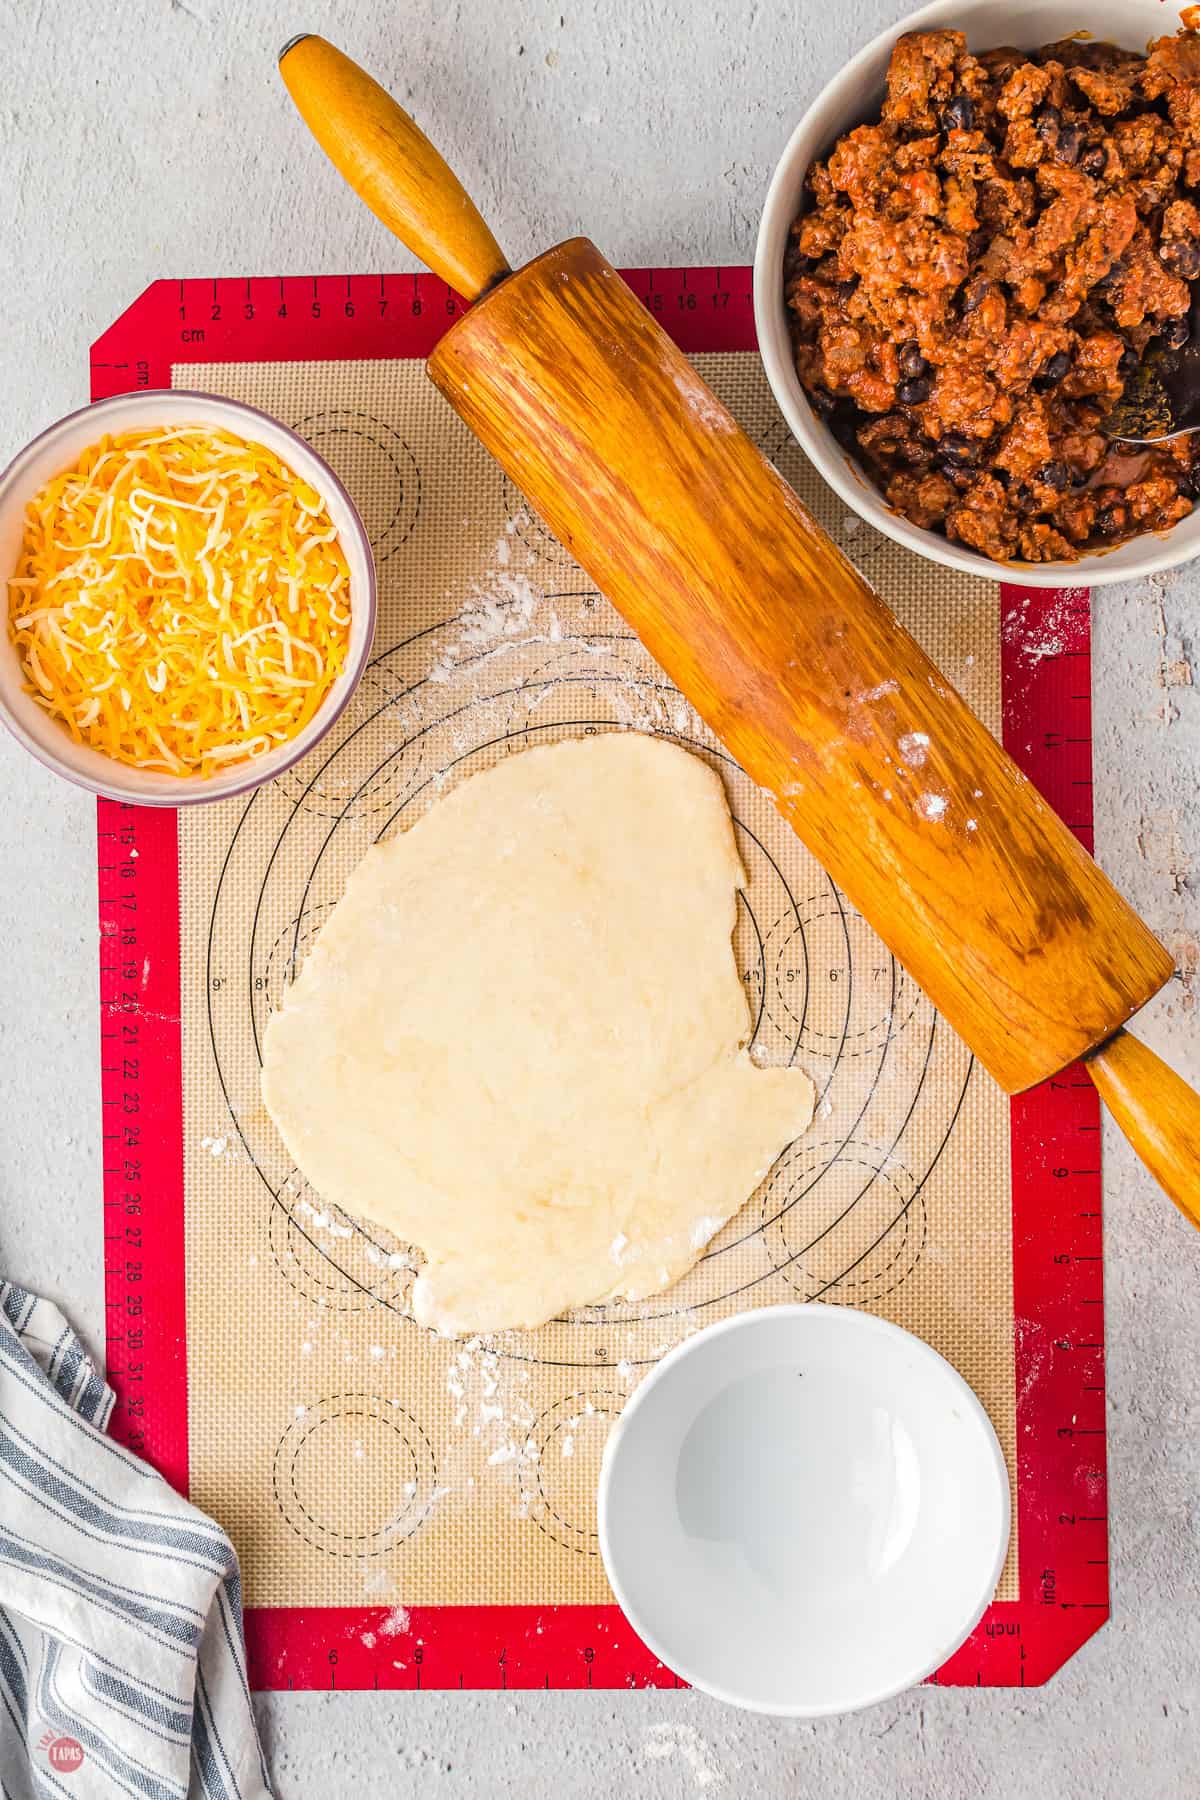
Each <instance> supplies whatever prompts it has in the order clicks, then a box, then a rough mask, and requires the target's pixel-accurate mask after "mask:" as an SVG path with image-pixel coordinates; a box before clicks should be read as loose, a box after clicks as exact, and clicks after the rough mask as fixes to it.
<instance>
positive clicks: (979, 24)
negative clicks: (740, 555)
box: [754, 0, 1200, 587]
mask: <svg viewBox="0 0 1200 1800" xmlns="http://www.w3.org/2000/svg"><path fill="white" fill-rule="evenodd" d="M1178 23H1179V17H1178V11H1177V10H1175V9H1172V7H1171V6H1169V5H1164V4H1163V3H1162V0H1037V4H1036V5H1032V6H1030V5H1025V6H1020V5H1015V4H1013V3H1012V0H935V4H933V5H932V6H925V7H922V8H921V10H920V11H919V12H915V13H910V14H908V16H907V17H904V18H900V19H897V21H896V23H895V24H894V25H889V27H888V29H887V30H886V31H885V32H882V33H881V34H880V36H879V37H877V38H874V39H872V41H871V42H870V43H869V44H868V45H867V47H866V49H865V50H860V51H859V52H858V54H857V55H856V56H854V57H852V58H851V59H850V61H849V62H848V63H847V64H846V66H845V68H844V69H842V71H841V72H840V74H838V75H835V76H834V78H833V80H832V81H831V82H830V83H829V85H828V87H826V88H825V90H824V91H823V92H822V93H821V94H820V95H819V96H818V98H817V99H816V100H814V101H813V103H812V105H811V106H810V107H809V109H808V111H807V112H806V113H805V115H804V117H803V118H802V119H801V121H800V123H799V125H798V126H797V127H796V129H795V131H794V132H793V133H792V136H791V138H790V139H789V140H788V145H787V148H786V150H785V151H784V153H783V156H782V157H781V159H780V162H779V166H778V168H777V169H776V170H775V173H774V175H773V176H772V178H771V185H770V187H769V188H768V190H767V199H766V205H765V207H764V209H763V216H762V224H761V225H760V227H759V233H758V244H757V247H756V249H755V253H754V317H755V322H756V325H757V329H758V347H759V350H760V352H761V354H762V359H763V365H764V367H765V369H766V372H767V379H768V380H769V382H770V383H771V387H772V389H773V391H774V394H775V398H776V400H777V401H778V402H779V406H780V409H781V411H782V412H783V415H784V417H785V418H786V420H787V422H788V424H789V426H790V427H791V429H792V431H793V432H794V434H795V436H796V438H797V440H798V441H799V443H800V445H801V447H802V449H803V450H804V451H805V453H806V454H807V455H808V457H809V458H810V459H811V461H812V462H813V463H814V464H815V466H816V468H817V470H818V471H819V473H820V474H821V475H822V476H823V477H824V479H825V480H826V481H827V482H828V483H829V485H830V487H832V488H833V489H834V490H835V492H837V493H838V494H839V495H840V496H841V498H842V499H843V500H844V501H845V502H846V505H847V506H849V507H850V508H852V510H853V511H854V512H856V513H858V514H859V515H860V516H861V517H862V518H864V519H866V521H867V522H868V524H870V525H874V527H875V528H876V530H877V531H882V532H883V533H884V534H885V535H886V536H887V537H890V538H894V539H895V540H896V542H897V543H898V544H904V545H905V546H906V547H907V548H908V549H910V550H916V551H918V552H919V554H920V555H922V556H927V557H929V558H930V560H931V561H933V562H938V563H944V564H946V565H947V566H948V567H950V568H953V569H964V570H966V571H967V573H969V574H972V575H984V576H987V577H988V578H989V579H990V580H992V581H995V580H997V579H1004V578H1005V576H1006V575H1007V577H1008V579H1010V580H1013V581H1019V582H1020V583H1022V584H1023V585H1024V586H1026V587H1062V586H1063V585H1064V584H1069V585H1071V586H1076V585H1078V586H1081V587H1083V586H1087V587H1100V586H1103V585H1105V584H1106V583H1110V582H1115V581H1132V580H1134V579H1135V578H1136V577H1138V576H1141V575H1151V574H1154V573H1155V572H1156V571H1157V570H1160V569H1171V568H1175V567H1176V566H1177V565H1178V564H1179V563H1185V562H1189V561H1190V560H1191V558H1192V557H1194V556H1197V555H1200V507H1198V508H1197V509H1196V510H1195V511H1193V512H1192V513H1191V514H1190V515H1189V517H1187V518H1186V519H1182V520H1181V521H1180V522H1179V524H1178V525H1176V526H1175V527H1174V528H1173V530H1171V531H1169V532H1164V533H1162V534H1157V533H1152V534H1148V535H1146V536H1143V537H1139V538H1134V539H1132V540H1131V541H1130V542H1129V543H1127V544H1121V545H1120V546H1119V547H1118V548H1117V549H1115V550H1109V551H1106V552H1104V553H1103V554H1101V555H1096V556H1084V557H1081V558H1080V559H1079V561H1078V562H1070V563H1067V562H1058V563H1024V562H1022V563H996V562H993V561H992V560H991V558H990V557H986V556H979V555H977V554H976V552H974V551H973V550H968V549H967V548H966V546H965V545H963V544H951V543H949V542H948V541H947V540H946V539H945V538H944V537H941V536H940V535H939V534H938V533H936V532H933V531H925V530H922V529H921V527H920V526H918V525H912V524H910V523H909V521H908V520H907V519H904V518H901V516H900V515H899V514H898V513H895V512H893V511H892V510H891V508H890V507H889V506H888V505H887V504H886V502H885V501H884V499H883V497H882V495H881V494H880V493H879V491H878V489H877V488H875V487H874V486H873V485H872V484H871V482H870V481H869V480H868V479H867V477H866V476H865V475H864V474H863V473H862V471H861V470H860V469H859V468H858V466H857V464H856V463H854V462H853V461H852V460H851V459H850V458H849V457H848V456H847V454H846V452H845V451H844V450H843V449H842V447H841V445H840V444H839V443H838V441H837V439H836V438H835V437H834V436H833V434H832V432H831V431H830V430H829V428H828V427H827V426H826V425H825V423H824V422H823V420H821V419H819V418H818V417H817V415H816V414H815V413H814V412H813V410H812V408H811V407H810V405H809V403H808V400H807V398H806V396H805V393H804V389H803V388H802V387H801V385H800V381H799V378H798V376H797V374H796V369H795V364H794V362H793V360H792V348H791V340H790V338H789V336H788V324H787V308H786V306H785V304H784V298H783V256H784V250H785V247H786V245H787V237H788V227H789V226H790V225H791V223H792V220H793V219H794V218H795V217H796V214H797V213H798V212H799V211H800V204H801V197H802V190H803V186H804V178H805V175H806V174H807V172H808V169H809V167H810V165H811V164H812V163H813V162H815V161H816V160H817V159H818V158H820V157H821V156H823V155H824V154H826V152H827V151H829V150H830V149H832V147H833V145H834V143H835V142H836V140H837V139H838V138H839V137H841V135H842V134H843V132H846V131H849V130H850V129H851V128H852V127H853V126H855V125H861V124H863V123H864V122H865V121H866V120H868V119H875V118H878V116H879V105H880V102H881V101H882V99H883V88H884V75H885V72H886V70H887V65H888V58H889V57H890V55H891V52H892V46H893V45H894V43H895V41H896V39H897V38H898V37H899V36H900V35H901V33H902V32H905V31H927V30H933V29H937V28H940V27H953V28H955V29H957V30H959V31H963V32H965V33H966V37H967V44H968V47H969V48H970V49H972V50H988V49H994V48H995V47H996V46H998V45H1001V44H1015V45H1016V46H1017V47H1018V48H1022V49H1034V48H1036V47H1037V46H1039V45H1041V44H1050V43H1053V42H1054V41H1055V39H1056V38H1061V37H1067V36H1069V35H1070V34H1071V33H1073V32H1077V31H1080V30H1082V29H1086V30H1087V31H1088V32H1089V33H1090V34H1091V36H1092V37H1094V38H1099V39H1107V40H1109V41H1110V42H1112V43H1116V44H1120V45H1122V46H1123V47H1124V48H1126V49H1130V50H1145V48H1146V45H1147V43H1148V42H1149V41H1150V39H1151V38H1155V37H1162V36H1164V35H1167V34H1169V33H1171V32H1172V31H1174V30H1175V28H1176V27H1177V25H1178Z"/></svg>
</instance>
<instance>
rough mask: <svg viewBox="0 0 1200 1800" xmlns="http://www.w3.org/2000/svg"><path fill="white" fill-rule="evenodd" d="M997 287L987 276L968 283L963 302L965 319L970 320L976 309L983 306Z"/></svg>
mask: <svg viewBox="0 0 1200 1800" xmlns="http://www.w3.org/2000/svg"><path fill="white" fill-rule="evenodd" d="M995 286H996V284H995V282H994V281H991V280H989V278H988V277H987V276H986V275H977V276H976V277H975V279H974V280H973V281H969V282H968V283H967V285H966V288H965V290H964V292H963V302H962V316H963V318H964V319H969V318H970V316H971V314H972V313H973V312H974V311H975V309H976V307H978V306H982V305H983V302H984V301H985V300H986V299H987V297H988V295H989V294H990V293H992V292H993V290H994V289H995Z"/></svg>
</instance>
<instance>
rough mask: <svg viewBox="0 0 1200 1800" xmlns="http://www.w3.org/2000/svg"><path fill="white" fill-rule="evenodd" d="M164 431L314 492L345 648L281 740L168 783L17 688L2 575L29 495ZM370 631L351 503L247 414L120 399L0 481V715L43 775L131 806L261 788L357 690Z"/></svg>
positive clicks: (234, 408)
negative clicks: (334, 547) (81, 736)
mask: <svg viewBox="0 0 1200 1800" xmlns="http://www.w3.org/2000/svg"><path fill="white" fill-rule="evenodd" d="M171 425H211V426H215V427H217V428H218V429H219V430H222V431H228V432H231V433H232V434H233V435H234V436H235V437H239V438H241V439H243V440H244V441H251V442H253V443H256V444H263V445H265V446H266V448H267V449H268V450H273V451H274V452H275V454H276V456H278V457H279V459H280V461H281V462H282V463H283V465H284V467H285V468H287V469H290V470H291V472H292V473H293V474H294V475H298V476H299V477H300V479H301V480H302V481H306V482H307V483H308V485H309V486H310V487H311V488H314V489H315V490H316V492H317V493H318V494H320V496H321V498H322V500H323V501H324V502H325V505H326V508H327V510H328V512H329V517H330V520H331V522H332V524H333V526H334V528H335V530H336V531H337V535H338V541H339V542H340V544H341V547H342V550H343V552H344V554H345V557H346V563H347V565H348V567H349V570H350V643H349V646H348V649H347V653H346V662H345V666H344V668H343V670H342V673H341V674H340V675H339V676H338V678H337V680H336V681H335V682H334V684H333V686H332V687H331V688H330V690H329V693H328V694H327V695H326V696H325V699H324V701H323V703H322V705H321V706H320V707H319V708H318V709H317V712H316V713H315V715H314V716H313V718H311V719H310V720H309V722H308V724H307V725H306V726H305V728H304V730H303V731H301V732H298V733H297V734H296V736H295V737H294V738H289V740H288V741H287V743H286V744H280V745H279V746H278V748H277V749H275V750H270V751H268V752H267V753H266V755H264V756H259V757H255V758H254V759H253V760H252V761H247V762H242V763H235V764H233V765H232V766H231V767H230V768H228V769H223V770H221V772H220V773H219V774H215V775H206V776H175V775H167V774H163V773H161V772H159V771H158V770H154V769H136V768H133V767H131V766H130V765H129V764H127V763H122V762H117V761H115V760H114V759H113V758H112V757H110V756H105V755H104V754H103V752H102V751H99V750H93V749H92V748H91V746H90V745H88V744H77V743H76V742H75V740H74V739H73V738H72V737H71V735H70V733H69V732H68V731H67V730H66V728H65V726H63V725H62V724H60V722H59V721H58V720H57V719H53V718H51V717H50V715H49V713H47V712H46V711H44V709H43V708H42V707H40V706H39V705H38V704H37V701H36V700H34V698H33V697H32V695H31V694H27V693H26V692H25V688H24V682H23V679H22V675H21V665H20V659H19V658H18V656H17V652H16V648H15V646H14V645H13V642H12V639H11V638H10V636H9V632H8V605H9V591H8V578H9V576H10V575H11V574H12V572H13V570H14V569H15V567H16V564H17V558H18V556H19V555H20V550H21V538H22V534H23V531H24V521H25V508H26V507H27V506H28V504H29V502H30V501H31V500H32V499H33V497H34V495H35V494H36V493H37V492H38V491H39V489H40V488H42V487H43V486H44V485H45V484H46V482H47V481H49V480H50V479H51V478H52V477H53V476H55V475H58V474H61V473H62V471H63V470H64V469H69V468H71V466H72V465H73V464H74V463H75V462H77V461H78V459H79V457H80V456H81V455H82V454H83V452H84V451H85V450H86V449H87V448H88V447H89V445H91V444H95V443H98V442H99V440H100V439H101V438H102V437H105V436H108V435H109V434H113V435H115V434H116V433H118V432H126V431H146V430H151V429H153V428H154V427H155V426H171ZM374 635H375V563H374V559H373V557H372V555H371V545H370V540H369V539H368V537H367V532H366V527H365V526H364V525H363V522H362V520H361V519H360V518H359V515H358V512H357V509H356V508H355V505H354V502H353V501H352V500H351V498H350V496H349V494H348V493H347V492H346V490H345V488H344V487H343V486H342V484H341V482H340V481H339V480H338V478H337V476H336V475H335V474H334V472H333V470H332V469H331V468H330V467H329V464H328V463H327V462H326V461H325V459H324V457H322V456H318V455H317V453H316V451H315V450H313V449H312V448H311V447H310V446H309V445H308V444H306V443H305V441H304V439H303V438H301V437H298V436H297V435H296V433H295V432H294V431H289V430H288V428H287V426H286V425H281V424H280V423H279V421H278V420H277V419H272V418H270V417H268V415H267V414H266V413H263V412H259V411H258V409H257V408H256V407H253V406H244V405H242V404H241V402H240V401H237V400H222V399H220V398H218V397H217V396H216V395H215V394H198V393H190V392H188V391H187V390H185V389H182V388H179V389H176V388H170V389H162V390H156V389H148V390H146V391H145V392H142V393H133V394H118V395H116V396H114V398H113V399H111V400H100V401H97V402H96V404H95V405H94V406H86V407H84V408H83V409H82V410H81V411H80V412H75V413H69V414H68V415H67V417H66V418H65V419H60V420H59V421H58V423H57V424H56V425H51V427H50V428H49V430H48V431H44V432H43V433H42V435H41V436H40V437H37V438H35V439H34V440H33V442H32V443H31V444H28V445H27V446H26V447H25V449H24V450H22V451H21V452H20V454H19V455H18V456H16V457H15V458H14V459H13V461H12V462H11V463H10V464H9V465H8V468H7V469H5V471H4V473H3V474H2V475H0V719H2V720H3V722H4V723H5V724H6V725H7V726H8V728H9V730H10V731H11V732H12V733H13V735H14V736H15V737H16V738H18V739H19V740H20V742H21V743H22V744H24V746H25V748H26V749H27V750H29V751H32V753H33V755H34V756H36V757H37V758H38V760H39V761H40V762H43V763H45V764H46V766H47V768H50V769H53V770H54V771H55V772H56V773H57V774H59V775H65V776H66V778H67V780H68V781H74V782H77V783H78V784H79V786H80V787H85V788H90V789H91V790H92V792H93V793H96V794H107V795H108V796H109V797H110V798H111V799H114V800H129V801H133V802H135V803H136V804H138V805H140V806H183V805H186V804H188V803H189V802H191V801H196V800H225V799H228V798H229V796H230V795H231V794H240V793H245V792H246V791H247V790H248V789H250V788H253V787H258V786H259V784H260V783H261V782H264V781H269V780H270V779H271V777H272V776H274V775H279V774H281V773H282V771H283V770H284V769H288V768H290V767H291V765H292V764H293V763H294V762H298V761H299V759H300V758H301V757H302V756H305V755H306V754H307V753H308V751H309V750H311V749H312V747H313V745H314V744H316V743H317V742H319V740H320V739H321V738H323V737H324V735H325V733H326V732H327V731H328V730H329V728H330V726H331V725H332V724H333V723H334V721H335V720H336V719H337V717H338V715H339V714H340V713H341V712H342V710H343V708H344V707H345V705H346V703H347V701H348V700H349V699H350V696H351V694H353V692H354V690H355V688H356V687H357V685H358V681H359V677H360V676H361V674H362V672H363V669H364V668H365V666H366V662H367V658H368V657H369V655H370V653H371V640H372V638H373V637H374Z"/></svg>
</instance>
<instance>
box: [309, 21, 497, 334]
mask: <svg viewBox="0 0 1200 1800" xmlns="http://www.w3.org/2000/svg"><path fill="white" fill-rule="evenodd" d="M279 72H280V74H281V75H282V77H283V81H284V85H285V86H286V88H287V90H288V92H289V93H290V94H291V96H292V99H293V100H294V101H295V103H296V106H297V109H298V110H299V113H300V116H301V118H302V119H303V120H304V122H305V124H306V125H307V126H308V128H309V130H310V131H311V132H312V134H313V136H314V137H315V138H316V140H317V142H318V144H320V146H321V148H322V150H324V152H325V154H326V156H328V158H329V160H330V161H331V162H332V163H333V165H334V167H335V168H336V169H337V170H338V171H339V173H340V174H341V175H343V176H344V177H345V179H346V180H347V181H348V182H349V184H350V186H351V187H352V188H353V189H354V191H355V193H356V194H357V195H358V196H359V197H360V199H362V200H365V201H366V203H367V205H368V206H369V207H370V209H371V211H372V212H373V213H374V214H375V216H376V218H377V219H381V220H382V222H383V223H384V224H385V225H386V226H387V228H388V230H389V231H391V232H394V233H395V235H396V236H397V237H398V238H399V239H400V241H401V243H402V244H406V245H407V246H408V248H409V249H410V250H411V251H413V252H414V254H415V255H417V256H419V257H420V259H421V261H422V262H423V263H425V264H426V265H427V267H429V268H430V269H432V270H433V272H434V274H435V275H440V276H441V278H442V280H443V281H446V282H449V284H450V286H451V287H452V288H453V289H454V290H455V292H456V293H459V294H461V295H462V296H463V298H464V299H465V300H478V298H479V296H480V295H481V294H485V293H486V292H487V290H488V289H489V288H491V287H494V286H495V285H496V283H497V282H498V281H503V280H504V278H505V276H506V275H510V274H511V273H512V270H511V269H510V268H509V265H508V262H507V260H506V258H505V256H504V252H503V251H502V250H501V248H500V246H499V244H497V242H496V240H495V238H494V237H493V236H492V234H491V232H490V231H489V230H488V227H487V225H486V224H485V223H484V221H483V219H482V217H481V216H480V213H479V211H478V209H477V208H476V206H475V205H474V203H473V201H472V200H471V198H470V196H469V195H468V194H467V192H466V189H465V188H464V187H463V185H462V183H461V182H460V181H459V179H458V177H457V175H455V174H454V172H453V170H452V169H450V167H449V166H448V165H447V163H446V162H445V161H444V160H443V158H442V157H441V156H440V155H439V153H438V152H437V151H436V150H435V149H434V147H433V145H432V144H431V143H430V141H429V139H428V138H427V137H426V136H425V133H424V132H423V131H422V130H421V129H420V127H419V126H417V125H415V124H414V123H413V121H412V119H410V118H409V116H408V114H407V113H406V112H405V111H404V110H403V108H402V107H399V106H397V104H396V102H395V101H394V100H393V99H392V97H391V95H390V94H388V93H386V92H385V91H384V89H383V88H381V87H380V86H379V83H378V82H377V81H373V80H372V79H371V77H370V76H369V75H368V74H367V73H366V71H365V70H364V69H360V68H359V66H358V64H357V63H353V62H351V60H350V58H349V57H348V56H343V54H342V52H341V51H340V50H337V49H335V48H334V46H333V45H332V44H329V43H326V41H325V39H324V38H322V37H317V36H316V35H315V34H314V33H312V32H308V31H303V32H300V33H299V34H298V35H297V36H296V37H292V38H289V39H288V41H287V43H286V44H285V45H284V46H283V49H282V50H281V51H280V52H279Z"/></svg>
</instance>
